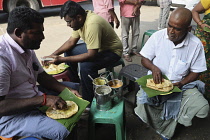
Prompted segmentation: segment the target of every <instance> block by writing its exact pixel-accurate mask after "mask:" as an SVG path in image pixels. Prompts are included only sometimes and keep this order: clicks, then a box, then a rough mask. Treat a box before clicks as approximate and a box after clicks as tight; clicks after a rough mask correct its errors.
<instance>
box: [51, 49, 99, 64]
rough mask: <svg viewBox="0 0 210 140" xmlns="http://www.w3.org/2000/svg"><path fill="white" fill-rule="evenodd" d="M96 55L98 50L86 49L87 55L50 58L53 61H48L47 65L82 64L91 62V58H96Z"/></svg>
mask: <svg viewBox="0 0 210 140" xmlns="http://www.w3.org/2000/svg"><path fill="white" fill-rule="evenodd" d="M97 53H98V49H88V52H87V53H83V54H79V55H74V56H67V57H62V56H57V55H54V56H51V57H52V58H54V60H52V61H49V63H54V64H56V65H57V64H60V63H63V62H84V61H91V60H93V58H94V57H95V56H96V54H97Z"/></svg>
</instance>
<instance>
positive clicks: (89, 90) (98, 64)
mask: <svg viewBox="0 0 210 140" xmlns="http://www.w3.org/2000/svg"><path fill="white" fill-rule="evenodd" d="M119 59H120V56H118V55H117V54H115V53H113V52H110V51H106V52H100V53H98V54H97V56H96V60H94V61H91V62H81V63H80V75H81V85H82V97H83V99H85V100H88V101H90V102H92V99H93V97H94V91H93V84H92V80H91V79H90V78H89V77H88V75H90V76H91V77H93V78H97V77H98V70H100V69H102V68H106V67H108V66H110V65H112V64H113V63H115V62H117V61H119Z"/></svg>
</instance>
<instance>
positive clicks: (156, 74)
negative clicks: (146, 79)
mask: <svg viewBox="0 0 210 140" xmlns="http://www.w3.org/2000/svg"><path fill="white" fill-rule="evenodd" d="M152 76H153V80H154V82H155V84H159V83H162V81H163V78H162V73H161V71H160V69H159V68H158V67H156V66H154V67H153V69H152Z"/></svg>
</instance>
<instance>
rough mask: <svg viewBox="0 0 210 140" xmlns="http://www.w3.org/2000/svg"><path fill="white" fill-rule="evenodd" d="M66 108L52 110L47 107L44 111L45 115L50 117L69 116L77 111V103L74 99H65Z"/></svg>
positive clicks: (60, 117) (61, 117) (62, 117)
mask: <svg viewBox="0 0 210 140" xmlns="http://www.w3.org/2000/svg"><path fill="white" fill-rule="evenodd" d="M66 103H67V108H66V109H62V110H54V109H53V108H51V107H49V108H48V109H47V111H46V115H47V116H48V117H50V118H52V119H64V118H70V117H71V116H73V115H74V114H76V113H77V112H78V105H77V104H76V103H75V102H74V101H66Z"/></svg>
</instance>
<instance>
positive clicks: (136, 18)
mask: <svg viewBox="0 0 210 140" xmlns="http://www.w3.org/2000/svg"><path fill="white" fill-rule="evenodd" d="M143 2H144V1H141V0H119V3H120V16H121V27H122V32H121V36H122V43H123V57H124V59H125V60H126V61H127V62H132V58H131V57H130V54H134V55H137V56H140V54H139V53H138V52H137V44H138V40H139V33H140V27H139V26H140V8H141V5H142V4H143ZM130 27H131V30H132V42H131V43H132V44H131V48H130V50H129V45H128V38H129V31H130ZM129 53H130V54H129Z"/></svg>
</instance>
